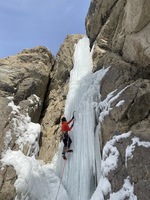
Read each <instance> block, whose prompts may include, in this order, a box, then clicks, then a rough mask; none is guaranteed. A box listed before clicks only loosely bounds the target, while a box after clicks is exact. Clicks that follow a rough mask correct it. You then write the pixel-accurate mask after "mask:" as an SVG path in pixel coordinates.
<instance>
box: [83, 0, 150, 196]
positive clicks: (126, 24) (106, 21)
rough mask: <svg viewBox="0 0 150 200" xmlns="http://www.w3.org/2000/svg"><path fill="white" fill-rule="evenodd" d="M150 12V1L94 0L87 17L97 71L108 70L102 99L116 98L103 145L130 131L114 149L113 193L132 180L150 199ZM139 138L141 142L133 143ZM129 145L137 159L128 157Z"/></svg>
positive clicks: (136, 191)
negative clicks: (127, 179) (116, 156)
mask: <svg viewBox="0 0 150 200" xmlns="http://www.w3.org/2000/svg"><path fill="white" fill-rule="evenodd" d="M149 9H150V1H148V0H146V1H145V0H135V1H134V0H133V1H129V0H120V1H119V0H99V1H98V0H92V1H91V5H90V8H89V11H88V14H87V17H86V31H87V35H88V37H89V38H90V43H91V48H94V49H93V63H94V71H97V70H99V69H101V68H102V67H108V66H109V67H110V68H109V71H108V72H107V74H106V76H105V77H104V79H103V81H102V84H101V98H102V101H104V100H106V98H108V95H109V94H110V93H111V94H112V96H113V97H116V98H114V99H113V100H112V101H111V103H110V108H111V110H110V111H109V115H107V116H106V117H105V119H104V122H103V124H102V139H103V141H102V143H103V147H104V146H105V145H106V144H107V142H108V141H109V140H111V139H112V138H113V136H114V135H119V134H121V133H127V132H131V135H130V137H129V138H125V139H122V140H121V141H116V143H115V145H114V146H115V147H116V148H117V149H118V151H119V158H118V167H117V168H116V169H115V170H113V171H111V172H110V173H109V174H108V179H109V181H110V183H111V190H112V191H111V192H114V193H116V192H118V191H119V190H120V189H121V188H122V186H123V183H124V180H125V179H126V178H127V177H129V179H130V181H131V184H134V194H135V195H136V196H137V199H138V200H148V199H150V190H149V184H150V171H149V170H148V169H149V166H150V163H149V157H148V155H149V153H150V146H149V145H147V146H144V145H142V144H144V143H140V142H150V125H149V122H150V112H149V111H150V103H149V102H150V92H149V91H150V35H149V33H150V13H149V12H148V10H149ZM121 102H122V103H121ZM135 138H136V140H137V141H138V140H139V141H140V142H139V143H138V142H135V143H134V144H133V142H134V141H135ZM146 144H147V143H146ZM131 146H132V147H133V152H132V153H133V157H131V158H126V152H127V150H128V148H129V147H131ZM102 151H103V150H102ZM126 162H127V163H126ZM142 169H143V170H142ZM109 196H110V194H109V193H108V194H106V195H105V199H109ZM126 198H129V197H128V196H126Z"/></svg>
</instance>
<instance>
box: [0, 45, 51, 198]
mask: <svg viewBox="0 0 150 200" xmlns="http://www.w3.org/2000/svg"><path fill="white" fill-rule="evenodd" d="M53 65H54V57H53V55H52V54H51V52H50V51H49V50H47V48H45V47H42V46H39V47H35V48H33V49H25V50H23V51H22V52H21V53H19V54H17V55H15V56H11V57H8V58H4V59H0V115H1V117H0V154H1V157H2V155H3V153H5V151H6V150H8V149H12V150H21V151H22V152H23V153H24V154H25V155H28V156H32V155H33V154H36V155H37V154H38V151H39V145H38V142H39V138H40V132H41V128H40V125H39V124H37V122H39V120H40V117H41V112H42V108H43V104H44V101H45V95H46V92H47V86H48V84H49V77H50V72H51V70H52V67H53ZM15 180H16V173H15V171H14V169H13V167H11V166H9V167H5V168H2V169H1V170H0V199H1V200H4V199H7V200H9V199H13V198H14V197H15V195H16V192H15V188H14V182H15Z"/></svg>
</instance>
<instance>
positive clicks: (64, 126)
mask: <svg viewBox="0 0 150 200" xmlns="http://www.w3.org/2000/svg"><path fill="white" fill-rule="evenodd" d="M71 122H72V119H70V120H69V121H68V122H62V124H61V131H62V132H68V131H70V130H71V129H72V126H71V127H69V126H68V124H70V123H71Z"/></svg>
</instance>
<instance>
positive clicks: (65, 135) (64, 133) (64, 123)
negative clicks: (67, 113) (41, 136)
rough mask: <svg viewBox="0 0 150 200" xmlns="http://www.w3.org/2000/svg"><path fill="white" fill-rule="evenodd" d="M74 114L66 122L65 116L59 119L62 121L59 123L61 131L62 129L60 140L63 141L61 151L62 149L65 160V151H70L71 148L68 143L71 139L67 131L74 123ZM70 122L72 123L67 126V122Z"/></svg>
mask: <svg viewBox="0 0 150 200" xmlns="http://www.w3.org/2000/svg"><path fill="white" fill-rule="evenodd" d="M73 120H74V115H73V117H72V118H71V119H70V120H69V121H68V122H67V120H66V118H65V117H63V118H62V119H61V121H62V123H61V131H62V135H61V140H63V143H64V147H63V151H62V157H63V158H64V159H65V160H66V159H67V158H66V156H65V153H66V152H72V151H73V150H70V149H69V148H70V145H71V143H72V140H71V138H70V136H69V134H68V131H70V130H71V129H72V127H73V125H74V121H73ZM72 121H73V123H72V125H71V126H70V127H69V124H70V123H71V122H72Z"/></svg>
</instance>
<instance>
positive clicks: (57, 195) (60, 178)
mask: <svg viewBox="0 0 150 200" xmlns="http://www.w3.org/2000/svg"><path fill="white" fill-rule="evenodd" d="M68 144H69V134H68V141H67V149H68ZM65 164H66V160H64V166H63V168H62V172H61V176H60V182H59V186H58V191H57V195H56V199H55V200H57V197H58V194H59V190H60V185H61V183H62V178H63V174H64V170H65Z"/></svg>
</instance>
